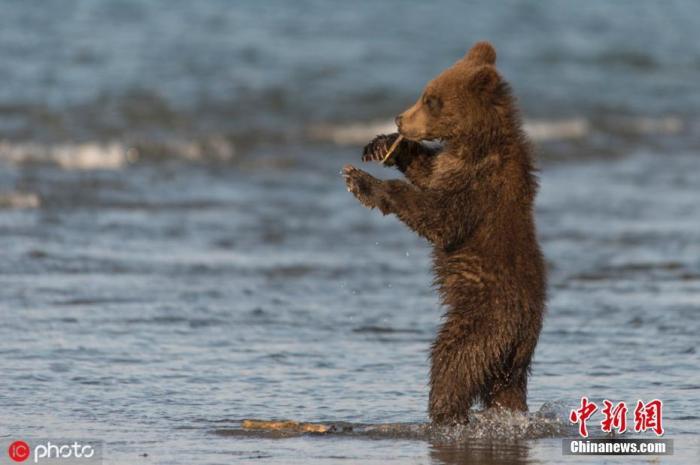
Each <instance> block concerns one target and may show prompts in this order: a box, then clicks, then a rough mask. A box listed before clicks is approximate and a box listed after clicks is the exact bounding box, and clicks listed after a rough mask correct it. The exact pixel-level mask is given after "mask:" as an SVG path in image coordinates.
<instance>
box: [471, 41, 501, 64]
mask: <svg viewBox="0 0 700 465" xmlns="http://www.w3.org/2000/svg"><path fill="white" fill-rule="evenodd" d="M464 59H465V60H467V61H469V62H470V63H473V64H479V65H493V64H495V63H496V49H495V48H493V45H491V44H490V43H488V42H486V41H482V42H477V43H476V44H474V46H473V47H472V48H471V50H469V52H468V53H467V54H466V55H465V56H464Z"/></svg>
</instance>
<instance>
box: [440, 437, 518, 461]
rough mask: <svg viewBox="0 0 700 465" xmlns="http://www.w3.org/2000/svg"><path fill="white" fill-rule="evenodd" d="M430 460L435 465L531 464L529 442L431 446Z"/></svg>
mask: <svg viewBox="0 0 700 465" xmlns="http://www.w3.org/2000/svg"><path fill="white" fill-rule="evenodd" d="M429 450H430V460H431V463H433V464H435V465H464V464H479V465H522V464H526V463H530V460H529V450H530V445H529V443H528V442H527V441H507V440H500V441H485V440H483V439H482V440H478V441H473V442H467V443H464V444H458V445H456V444H439V443H431V444H430V449H429Z"/></svg>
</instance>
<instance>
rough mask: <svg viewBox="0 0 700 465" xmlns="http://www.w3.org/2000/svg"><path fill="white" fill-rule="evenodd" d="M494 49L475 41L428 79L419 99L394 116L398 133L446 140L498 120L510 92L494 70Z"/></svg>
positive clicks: (412, 138) (469, 134) (423, 138)
mask: <svg viewBox="0 0 700 465" xmlns="http://www.w3.org/2000/svg"><path fill="white" fill-rule="evenodd" d="M495 62H496V51H495V50H494V48H493V46H492V45H491V44H489V43H488V42H478V43H477V44H475V45H474V46H473V47H472V48H471V50H469V52H468V53H467V54H466V55H465V56H464V57H463V58H462V59H461V60H459V61H458V62H457V63H455V64H454V65H452V66H451V67H450V68H448V69H446V70H445V71H443V72H442V73H441V74H440V75H439V76H437V77H436V78H435V79H433V80H432V81H430V82H429V83H428V85H427V86H426V87H425V89H424V90H423V93H422V95H421V97H420V98H419V99H418V101H417V102H416V103H415V104H414V105H413V106H412V107H411V108H409V109H408V110H406V111H404V112H403V113H401V114H400V115H399V116H397V117H396V125H397V127H398V129H399V133H401V135H403V136H404V137H406V138H407V139H410V140H415V141H419V140H426V139H442V140H446V141H449V140H451V139H457V138H460V137H464V136H467V137H469V136H473V134H474V133H475V132H477V133H478V132H484V131H487V130H488V128H490V127H492V125H493V124H498V121H499V114H501V113H502V111H500V110H501V109H502V108H503V107H505V106H509V105H508V104H509V102H510V92H509V89H508V86H507V84H506V83H505V81H503V79H502V78H501V76H500V75H499V74H498V72H497V71H496V68H495V66H494V64H495Z"/></svg>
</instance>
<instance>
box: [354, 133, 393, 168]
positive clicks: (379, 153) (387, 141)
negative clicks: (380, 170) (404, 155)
mask: <svg viewBox="0 0 700 465" xmlns="http://www.w3.org/2000/svg"><path fill="white" fill-rule="evenodd" d="M402 140H403V136H401V135H399V134H398V133H394V134H388V135H387V134H380V135H378V136H377V137H375V138H374V139H372V141H371V142H370V143H369V144H367V145H365V147H364V149H362V161H363V162H369V161H378V162H381V163H382V164H383V165H386V166H391V165H393V164H394V162H393V160H391V158H390V157H391V154H392V153H393V152H394V151H395V150H396V148H397V147H398V146H399V144H400V143H401V141H402Z"/></svg>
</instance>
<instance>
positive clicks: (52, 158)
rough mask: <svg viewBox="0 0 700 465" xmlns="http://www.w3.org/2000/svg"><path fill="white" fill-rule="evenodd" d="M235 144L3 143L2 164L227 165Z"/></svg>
mask: <svg viewBox="0 0 700 465" xmlns="http://www.w3.org/2000/svg"><path fill="white" fill-rule="evenodd" d="M235 153H236V152H235V149H234V146H233V144H232V143H231V142H230V141H229V140H228V139H226V138H224V137H221V136H210V137H206V138H202V139H192V140H177V139H175V140H166V141H151V140H140V141H123V142H121V141H112V142H106V143H103V142H66V143H58V144H50V143H37V142H10V141H7V140H3V141H0V161H4V162H6V163H11V164H14V165H32V164H38V165H53V166H58V167H59V168H62V169H65V170H118V169H122V168H124V167H126V166H128V165H129V164H133V163H137V162H139V161H146V162H148V161H161V160H168V159H170V160H184V161H189V162H206V161H216V162H228V161H230V160H232V159H233V158H234V157H235Z"/></svg>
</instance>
